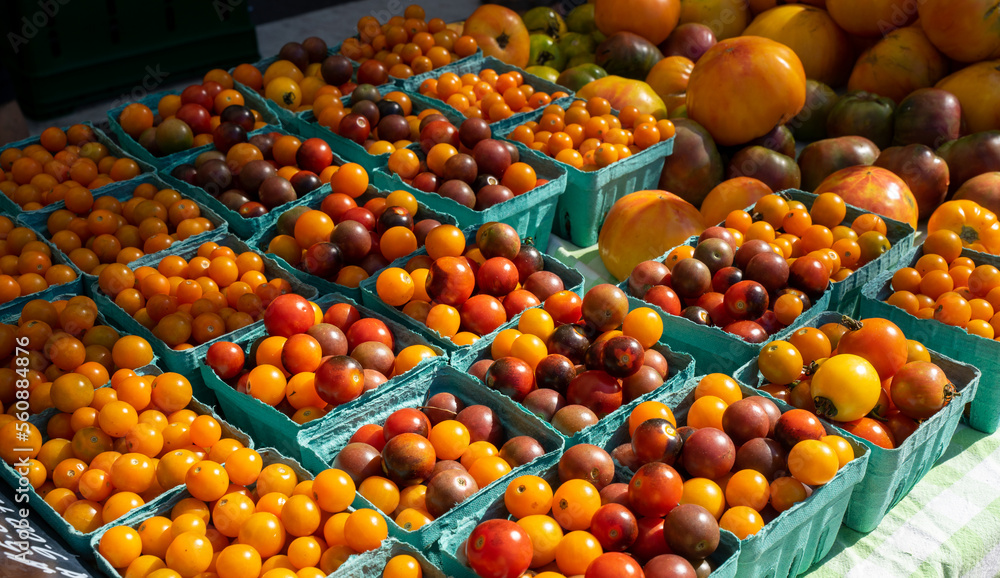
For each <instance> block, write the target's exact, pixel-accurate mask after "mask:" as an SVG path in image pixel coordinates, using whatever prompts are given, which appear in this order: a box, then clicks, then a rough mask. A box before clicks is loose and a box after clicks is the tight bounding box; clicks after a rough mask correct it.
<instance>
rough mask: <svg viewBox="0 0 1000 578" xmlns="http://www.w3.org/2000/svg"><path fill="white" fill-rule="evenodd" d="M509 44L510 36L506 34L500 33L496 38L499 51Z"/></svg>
mask: <svg viewBox="0 0 1000 578" xmlns="http://www.w3.org/2000/svg"><path fill="white" fill-rule="evenodd" d="M509 42H510V35H509V34H507V33H506V32H501V33H500V36H497V46H499V47H500V48H501V49H503V48H507V43H509Z"/></svg>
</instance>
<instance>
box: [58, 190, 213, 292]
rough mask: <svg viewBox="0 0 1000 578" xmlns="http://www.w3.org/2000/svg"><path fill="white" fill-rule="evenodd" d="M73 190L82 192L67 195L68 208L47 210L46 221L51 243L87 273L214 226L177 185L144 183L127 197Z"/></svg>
mask: <svg viewBox="0 0 1000 578" xmlns="http://www.w3.org/2000/svg"><path fill="white" fill-rule="evenodd" d="M75 192H79V193H80V194H72V195H70V196H67V197H66V208H65V209H58V210H56V211H54V212H53V213H52V214H51V215H49V218H48V222H47V224H46V226H47V230H48V233H49V235H51V239H52V243H53V244H54V245H55V246H56V247H57V248H58V249H59V250H60V251H62V252H63V253H65V254H66V255H68V256H69V259H70V261H72V262H73V264H74V265H76V266H77V267H79V268H80V270H81V271H83V272H84V273H90V274H92V275H99V274H100V272H101V269H103V266H104V265H107V264H109V263H131V262H132V261H135V260H136V259H138V258H139V257H142V256H143V255H145V254H146V253H155V252H157V251H162V250H164V249H167V248H169V247H170V246H171V245H173V244H174V243H175V242H177V241H183V240H184V239H187V238H188V237H191V236H193V235H198V234H200V233H204V232H206V231H211V230H213V229H215V225H213V224H212V222H211V221H209V220H208V219H206V218H204V217H202V216H201V207H199V206H198V204H197V203H195V202H194V201H192V200H191V199H188V198H186V197H182V196H181V194H180V193H178V192H177V191H175V190H173V189H158V188H157V187H156V186H155V185H153V184H150V183H143V184H141V185H138V186H136V187H135V189H133V191H132V198H131V199H129V200H127V201H125V202H121V201H119V200H118V199H116V198H114V197H111V196H103V197H98V198H96V199H95V198H94V196H93V195H91V194H90V191H87V190H85V189H78V190H77V191H75Z"/></svg>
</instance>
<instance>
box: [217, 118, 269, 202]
mask: <svg viewBox="0 0 1000 578" xmlns="http://www.w3.org/2000/svg"><path fill="white" fill-rule="evenodd" d="M230 108H232V107H230ZM226 110H229V109H226ZM277 174H278V171H277V170H275V168H274V165H272V164H271V163H269V162H267V161H264V160H260V159H257V160H253V161H250V162H248V163H247V164H245V165H243V170H241V171H240V175H239V183H240V188H241V189H243V190H244V191H246V193H247V194H249V195H256V194H257V192H258V191H259V190H260V185H261V183H263V182H264V181H265V180H266V179H268V178H270V177H273V176H275V175H277Z"/></svg>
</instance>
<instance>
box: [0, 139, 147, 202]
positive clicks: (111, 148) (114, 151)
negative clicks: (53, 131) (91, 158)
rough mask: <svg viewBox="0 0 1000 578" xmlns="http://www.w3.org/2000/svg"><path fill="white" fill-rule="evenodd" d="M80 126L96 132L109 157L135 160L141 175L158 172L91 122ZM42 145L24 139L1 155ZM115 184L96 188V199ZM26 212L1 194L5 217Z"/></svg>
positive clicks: (35, 141) (39, 141)
mask: <svg viewBox="0 0 1000 578" xmlns="http://www.w3.org/2000/svg"><path fill="white" fill-rule="evenodd" d="M79 124H82V125H86V126H89V127H90V129H91V130H92V131H94V136H95V137H97V142H99V143H101V144H102V145H104V146H106V147H107V148H108V154H109V155H111V156H113V157H117V158H127V159H132V160H134V161H135V162H136V164H138V165H139V173H140V174H144V173H155V172H156V167H154V166H153V165H152V164H150V163H147V162H146V161H144V160H143V159H142V158H140V157H137V156H136V155H133V154H131V153H130V152H128V151H126V150H123V147H120V146H118V144H117V143H116V142H115V141H114V140H112V139H111V138H110V137H109V136H108V135H106V134H105V133H104V131H102V130H101V129H99V128H97V127H96V126H94V125H93V124H92V123H91V122H90V121H84V122H81V123H79ZM62 130H63V131H64V132H65V131H67V130H69V127H68V126H65V127H63V128H62ZM40 143H41V137H40V136H33V137H29V138H26V139H23V140H19V141H17V142H12V143H10V144H5V145H2V146H0V153H2V152H3V151H5V150H7V149H11V148H19V149H23V148H24V147H26V146H28V145H33V144H40ZM114 184H116V183H109V184H107V185H104V187H99V188H96V189H94V190H93V191H91V192H92V193H93V194H94V197H98V196H100V195H101V194H103V193H104V189H105V187H110V186H112V185H114ZM26 212H30V211H25V210H24V209H22V208H21V207H20V206H19V205H18V204H17V203H15V202H14V201H12V200H11V199H10V197H8V196H7V195H5V194H3V193H0V213H3V214H4V215H6V216H8V217H10V218H11V219H16V218H17V217H18V216H20V215H21V214H22V213H26Z"/></svg>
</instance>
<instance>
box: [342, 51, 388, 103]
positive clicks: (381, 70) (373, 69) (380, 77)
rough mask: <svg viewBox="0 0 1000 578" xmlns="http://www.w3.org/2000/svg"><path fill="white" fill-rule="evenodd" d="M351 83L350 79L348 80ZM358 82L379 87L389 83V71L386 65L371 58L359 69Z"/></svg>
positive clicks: (348, 92)
mask: <svg viewBox="0 0 1000 578" xmlns="http://www.w3.org/2000/svg"><path fill="white" fill-rule="evenodd" d="M348 81H350V79H348ZM358 82H360V83H362V84H371V85H373V86H379V85H380V84H385V83H387V82H389V70H388V69H387V68H386V66H385V64H383V63H381V62H379V61H378V60H375V59H374V58H370V59H368V60H366V61H364V62H363V63H361V66H360V67H359V68H358ZM351 92H353V91H347V92H344V93H343V94H350V93H351Z"/></svg>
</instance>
